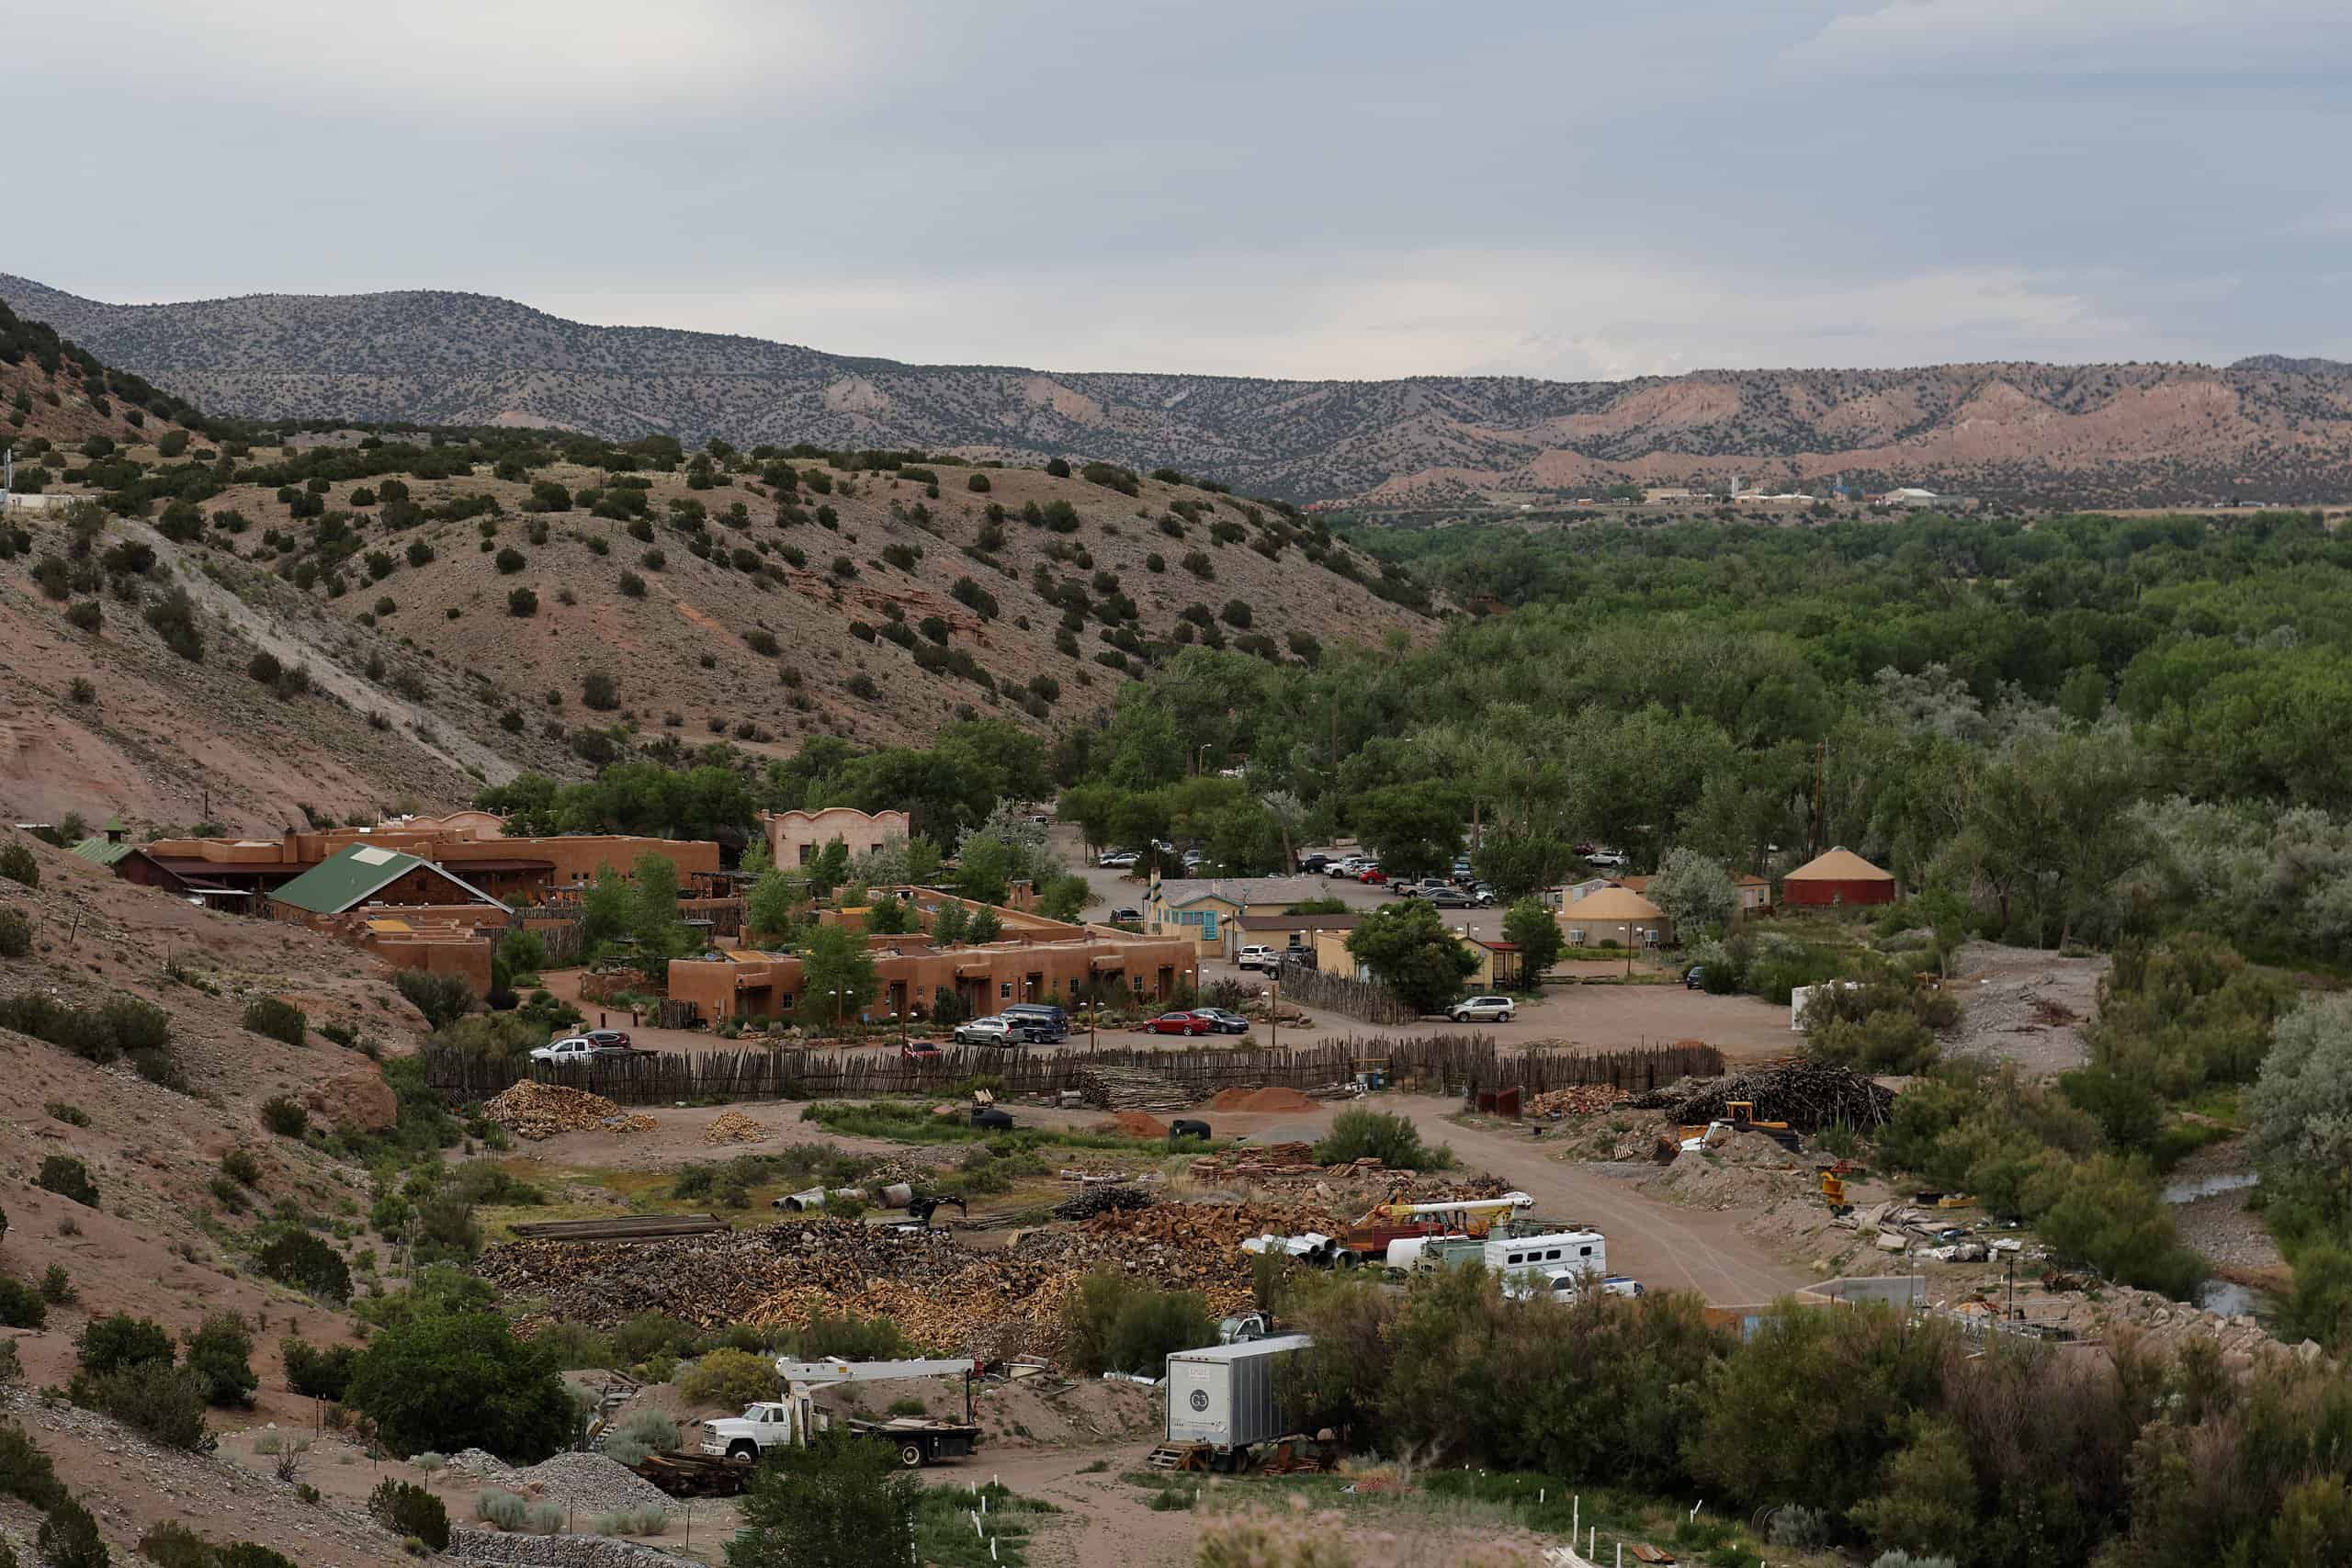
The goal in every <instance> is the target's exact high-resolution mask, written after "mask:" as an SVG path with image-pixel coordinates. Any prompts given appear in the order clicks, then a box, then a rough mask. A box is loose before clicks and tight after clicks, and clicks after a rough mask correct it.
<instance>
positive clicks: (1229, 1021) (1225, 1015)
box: [1193, 1008, 1250, 1034]
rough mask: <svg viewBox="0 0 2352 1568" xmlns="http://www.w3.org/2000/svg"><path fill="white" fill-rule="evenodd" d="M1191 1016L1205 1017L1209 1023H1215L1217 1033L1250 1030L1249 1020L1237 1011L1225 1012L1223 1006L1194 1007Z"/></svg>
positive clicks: (1237, 1032) (1236, 1032) (1241, 1032)
mask: <svg viewBox="0 0 2352 1568" xmlns="http://www.w3.org/2000/svg"><path fill="white" fill-rule="evenodd" d="M1193 1017H1194V1018H1205V1019H1207V1020H1208V1021H1210V1022H1211V1023H1214V1024H1215V1025H1216V1032H1218V1033H1219V1034H1247V1033H1249V1032H1250V1021H1249V1020H1248V1019H1246V1018H1244V1017H1242V1016H1241V1015H1240V1014H1239V1013H1238V1012H1227V1011H1226V1010H1225V1009H1223V1008H1194V1009H1193Z"/></svg>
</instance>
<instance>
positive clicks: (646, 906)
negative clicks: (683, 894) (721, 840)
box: [629, 850, 687, 955]
mask: <svg viewBox="0 0 2352 1568" xmlns="http://www.w3.org/2000/svg"><path fill="white" fill-rule="evenodd" d="M629 886H630V900H629V901H630V904H631V910H630V919H629V925H630V930H631V934H632V935H634V936H635V937H636V938H637V940H638V941H639V942H640V943H642V944H643V945H644V948H645V950H646V951H647V952H648V953H654V954H656V955H668V954H672V953H680V952H683V951H684V948H685V945H686V942H687V933H686V928H685V922H684V921H683V920H681V919H679V918H678V868H677V866H676V865H675V864H674V863H672V861H671V860H670V858H669V857H668V856H666V855H663V854H660V853H657V852H654V851H652V850H648V851H646V852H645V853H643V854H641V855H639V856H638V857H637V865H636V868H635V869H634V870H633V871H632V872H631V873H630V875H629Z"/></svg>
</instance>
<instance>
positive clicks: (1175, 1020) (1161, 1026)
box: [1143, 1012, 1216, 1034]
mask: <svg viewBox="0 0 2352 1568" xmlns="http://www.w3.org/2000/svg"><path fill="white" fill-rule="evenodd" d="M1143 1032H1145V1033H1146V1034H1215V1033H1216V1023H1215V1022H1214V1021H1211V1020H1208V1019H1205V1018H1203V1017H1202V1016H1201V1015H1200V1014H1199V1013H1196V1012H1163V1013H1161V1014H1160V1015H1159V1017H1158V1018H1155V1019H1152V1020H1151V1021H1148V1022H1147V1023H1146V1024H1145V1025H1144V1026H1143Z"/></svg>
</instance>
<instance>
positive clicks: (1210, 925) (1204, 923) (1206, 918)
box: [1201, 909, 1216, 942]
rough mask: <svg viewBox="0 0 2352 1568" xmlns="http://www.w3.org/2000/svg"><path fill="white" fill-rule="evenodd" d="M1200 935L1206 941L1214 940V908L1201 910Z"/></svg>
mask: <svg viewBox="0 0 2352 1568" xmlns="http://www.w3.org/2000/svg"><path fill="white" fill-rule="evenodd" d="M1201 937H1202V939H1203V940H1204V941H1206V942H1215V941H1216V910H1215V909H1203V910H1202V911H1201Z"/></svg>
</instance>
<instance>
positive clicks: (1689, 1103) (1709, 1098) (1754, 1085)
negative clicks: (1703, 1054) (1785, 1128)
mask: <svg viewBox="0 0 2352 1568" xmlns="http://www.w3.org/2000/svg"><path fill="white" fill-rule="evenodd" d="M1734 1100H1747V1101H1749V1102H1750V1103H1751V1104H1753V1105H1754V1106H1755V1107H1756V1119H1757V1120H1758V1121H1759V1122H1787V1123H1788V1124H1789V1125H1790V1126H1791V1127H1792V1128H1794V1129H1795V1130H1796V1131H1798V1132H1800V1133H1818V1132H1819V1131H1821V1130H1822V1129H1823V1128H1824V1127H1829V1126H1836V1125H1838V1124H1839V1123H1843V1124H1844V1125H1846V1126H1849V1127H1856V1128H1862V1129H1868V1128H1871V1127H1877V1126H1881V1125H1883V1124H1884V1122H1886V1119H1887V1117H1888V1116H1889V1115H1890V1114H1891V1113H1892V1111H1893V1109H1894V1090H1893V1089H1886V1088H1883V1087H1882V1086H1880V1085H1878V1084H1876V1083H1873V1082H1871V1080H1870V1079H1869V1078H1866V1077H1862V1076H1861V1075H1860V1073H1855V1072H1849V1071H1848V1070H1847V1069H1846V1068H1844V1067H1831V1066H1822V1065H1820V1064H1818V1063H1814V1062H1792V1063H1787V1064H1785V1065H1782V1066H1771V1067H1763V1068H1758V1069H1755V1070H1752V1071H1749V1072H1745V1073H1741V1074H1739V1075H1737V1076H1736V1077H1725V1078H1685V1079H1683V1080H1682V1081H1681V1082H1679V1083H1676V1084H1671V1085H1668V1087H1667V1088H1665V1089H1654V1090H1652V1091H1651V1092H1650V1093H1648V1094H1645V1095H1643V1096H1642V1097H1641V1098H1639V1099H1638V1100H1629V1101H1628V1102H1627V1103H1628V1104H1630V1105H1632V1106H1633V1107H1634V1109H1636V1110H1639V1111H1665V1112H1667V1113H1668V1115H1669V1116H1671V1117H1672V1118H1673V1119H1674V1120H1675V1121H1677V1122H1685V1123H1689V1124H1691V1125H1694V1126H1695V1125H1697V1124H1698V1123H1700V1122H1716V1121H1726V1120H1728V1119H1729V1113H1728V1111H1726V1110H1725V1107H1726V1106H1728V1105H1730V1104H1731V1103H1732V1102H1733V1101H1734Z"/></svg>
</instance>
